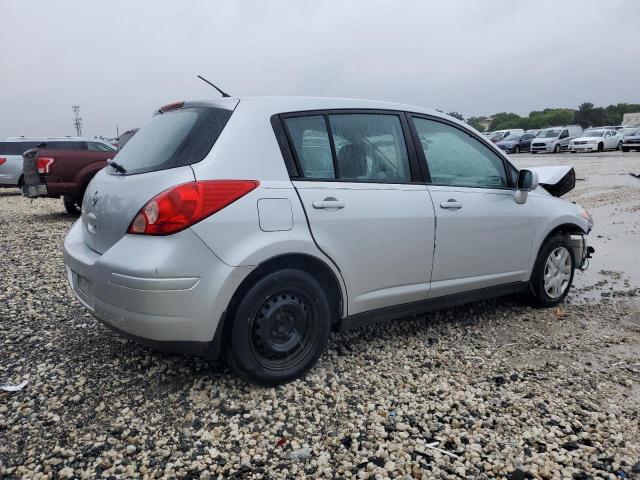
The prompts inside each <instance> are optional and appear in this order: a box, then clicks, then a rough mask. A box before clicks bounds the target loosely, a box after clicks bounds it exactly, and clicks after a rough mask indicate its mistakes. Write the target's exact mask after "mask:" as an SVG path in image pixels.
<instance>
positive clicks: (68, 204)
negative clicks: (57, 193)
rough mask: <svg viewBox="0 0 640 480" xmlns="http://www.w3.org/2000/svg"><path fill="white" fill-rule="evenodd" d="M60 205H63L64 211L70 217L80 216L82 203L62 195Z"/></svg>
mask: <svg viewBox="0 0 640 480" xmlns="http://www.w3.org/2000/svg"><path fill="white" fill-rule="evenodd" d="M62 203H63V204H64V209H65V210H66V211H67V213H68V214H70V215H80V213H81V212H82V202H81V201H78V200H76V199H75V198H73V197H70V196H69V195H64V196H63V197H62Z"/></svg>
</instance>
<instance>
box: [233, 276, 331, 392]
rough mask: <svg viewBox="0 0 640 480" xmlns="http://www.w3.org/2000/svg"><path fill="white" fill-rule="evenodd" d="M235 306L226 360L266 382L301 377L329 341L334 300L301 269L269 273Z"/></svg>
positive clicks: (239, 371)
mask: <svg viewBox="0 0 640 480" xmlns="http://www.w3.org/2000/svg"><path fill="white" fill-rule="evenodd" d="M234 311H235V313H234V314H233V315H232V322H233V323H232V325H231V326H230V328H229V331H228V335H229V337H228V342H227V345H228V346H227V348H226V349H225V356H226V358H227V362H228V363H229V365H230V366H231V368H232V369H233V370H234V371H235V372H236V373H238V374H240V375H241V376H244V377H246V378H248V379H249V380H251V381H253V382H256V383H258V384H261V385H278V384H281V383H285V382H289V381H291V380H295V379H297V378H300V377H302V376H303V375H304V374H305V373H306V372H307V371H308V370H309V369H310V368H311V367H313V365H314V364H315V363H316V361H317V360H318V358H319V357H320V355H322V353H323V352H324V350H325V348H326V346H327V342H328V341H329V334H330V333H331V313H330V312H331V310H330V308H329V300H328V299H327V295H326V293H325V292H324V290H323V288H322V286H321V285H320V284H319V283H318V281H317V280H316V279H315V278H314V277H313V276H312V275H310V274H309V273H307V272H304V271H302V270H296V269H286V270H280V271H276V272H273V273H270V274H268V275H266V276H265V277H264V278H262V279H260V280H258V281H257V282H256V283H255V284H254V285H253V286H252V287H251V288H250V289H249V291H248V292H247V293H246V294H245V295H244V297H243V298H242V299H241V300H240V302H239V304H238V305H237V308H234Z"/></svg>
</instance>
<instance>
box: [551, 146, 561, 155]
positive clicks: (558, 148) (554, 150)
mask: <svg viewBox="0 0 640 480" xmlns="http://www.w3.org/2000/svg"><path fill="white" fill-rule="evenodd" d="M553 153H560V145H556V146H555V147H553Z"/></svg>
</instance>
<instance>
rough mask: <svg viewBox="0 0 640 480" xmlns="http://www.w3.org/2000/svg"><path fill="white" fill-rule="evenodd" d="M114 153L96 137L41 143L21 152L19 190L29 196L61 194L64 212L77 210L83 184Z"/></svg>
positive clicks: (84, 184) (56, 196)
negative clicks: (21, 162)
mask: <svg viewBox="0 0 640 480" xmlns="http://www.w3.org/2000/svg"><path fill="white" fill-rule="evenodd" d="M115 154H116V149H115V148H114V147H113V146H112V145H110V144H108V143H105V142H102V141H98V140H82V139H78V140H76V141H68V142H55V141H47V142H42V143H40V144H38V146H37V147H36V148H33V149H31V150H28V151H26V152H25V153H24V154H23V169H24V185H23V187H22V192H23V194H24V195H25V196H27V197H29V198H36V197H51V198H59V197H62V200H63V204H64V208H65V209H66V210H67V212H69V213H71V214H77V213H80V209H81V207H82V197H83V196H84V191H85V189H86V188H87V185H88V184H89V182H90V181H91V179H92V178H93V176H94V175H95V174H96V172H98V171H99V170H100V169H102V168H104V167H105V166H106V165H107V160H110V159H112V158H113V157H114V156H115Z"/></svg>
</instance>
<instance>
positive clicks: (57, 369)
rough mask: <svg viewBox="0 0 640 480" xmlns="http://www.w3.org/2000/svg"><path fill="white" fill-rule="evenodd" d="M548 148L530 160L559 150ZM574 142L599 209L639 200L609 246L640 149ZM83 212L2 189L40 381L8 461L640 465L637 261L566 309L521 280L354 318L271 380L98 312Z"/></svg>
mask: <svg viewBox="0 0 640 480" xmlns="http://www.w3.org/2000/svg"><path fill="white" fill-rule="evenodd" d="M536 157H541V156H529V155H522V156H518V157H517V159H516V161H517V162H518V163H520V162H525V163H528V164H534V163H536V162H537V163H538V164H543V163H545V162H547V163H548V162H549V161H550V160H553V159H551V158H549V157H546V158H544V157H543V158H536ZM603 158H604V159H605V160H606V161H603V160H602V159H603ZM560 159H561V160H562V161H567V160H576V161H577V160H578V159H579V160H580V161H581V162H582V163H581V165H580V166H579V167H578V168H577V171H578V176H579V177H580V176H583V177H585V182H584V183H580V182H579V185H578V188H577V189H576V192H575V193H574V196H575V197H576V198H578V199H580V201H581V202H583V203H585V204H586V205H587V206H590V207H592V208H594V212H596V213H597V212H601V214H600V213H597V214H596V225H597V226H598V225H599V224H598V222H599V221H600V218H599V217H600V216H602V217H603V218H602V221H603V225H609V224H608V223H607V221H608V220H607V218H604V217H607V216H609V215H610V213H609V211H610V210H611V209H615V208H621V209H622V210H624V211H621V212H619V216H618V221H619V222H621V224H623V226H620V224H618V227H615V226H613V225H611V229H610V230H607V232H605V231H604V230H597V231H596V232H597V233H598V234H600V235H602V237H601V238H600V240H599V242H600V245H598V248H599V251H598V252H597V254H598V255H601V256H602V258H605V259H606V258H607V252H609V253H611V251H612V245H613V246H616V245H625V242H632V240H629V238H632V237H629V235H632V234H633V233H634V231H635V229H636V228H637V221H638V219H637V217H638V214H637V209H638V208H640V195H638V193H639V192H640V189H639V187H640V181H638V180H635V179H633V178H632V177H630V176H628V175H626V172H625V169H629V168H631V167H632V168H634V169H635V170H633V171H636V172H640V156H638V155H628V156H626V157H625V158H622V157H621V156H620V155H619V154H608V155H607V156H593V157H586V158H578V157H575V156H569V155H563V156H561V157H560ZM552 163H553V162H552ZM555 163H557V162H555ZM615 169H618V170H619V173H620V174H619V175H618V174H616V175H617V176H612V177H611V178H609V177H607V175H608V174H609V173H610V172H611V171H612V170H615ZM623 175H626V176H628V177H629V179H630V180H634V181H635V182H637V183H633V182H631V181H630V180H627V179H626V177H625V178H623ZM603 178H604V179H605V180H603ZM616 182H617V183H616ZM618 184H619V185H618ZM611 185H618V186H616V187H615V188H613V187H611ZM621 199H622V200H621ZM634 206H635V208H636V215H635V217H633V215H632V214H629V215H627V216H625V215H626V214H625V212H626V211H627V210H628V209H629V208H631V209H632V208H633V207H634ZM630 211H631V212H632V210H630ZM625 219H626V220H625ZM625 222H626V224H625ZM634 222H635V223H634ZM71 223H72V219H71V218H70V217H68V216H67V215H65V214H64V213H63V209H62V205H61V202H60V201H59V200H38V201H35V202H31V201H29V200H27V199H25V198H23V197H21V196H19V195H18V194H17V190H5V191H0V239H1V243H0V268H1V272H2V275H1V276H0V383H4V382H9V383H19V382H21V381H22V380H28V381H29V384H28V385H27V386H26V387H25V388H24V389H23V390H21V391H19V392H14V393H0V477H1V478H23V477H24V478H91V477H108V478H138V477H140V478H142V477H144V478H160V477H165V478H173V477H177V478H210V477H213V478H301V477H304V476H309V477H318V478H320V477H321V478H349V477H351V478H354V477H355V478H369V477H370V478H386V477H391V478H395V477H399V478H496V477H498V478H512V479H523V478H576V479H586V478H634V477H635V478H640V463H639V462H640V297H639V295H640V290H639V289H638V287H639V286H640V284H637V283H635V278H636V277H635V276H634V275H635V273H634V272H633V271H631V272H627V271H625V270H624V268H623V267H624V266H625V265H621V266H620V268H618V267H617V266H616V268H614V269H605V267H606V264H602V265H604V266H602V265H601V266H600V267H598V268H596V269H595V270H596V271H595V272H592V273H591V274H590V275H591V276H584V277H579V278H578V279H577V282H578V288H577V289H576V291H575V292H573V293H572V295H571V297H570V299H569V301H568V302H567V303H565V304H564V305H563V306H562V308H559V309H550V310H536V309H532V308H529V307H527V306H526V305H525V304H523V303H521V302H519V300H518V299H516V298H507V299H502V300H498V301H488V302H482V303H476V304H473V305H471V306H467V307H462V308H457V309H454V310H448V311H443V312H438V313H435V314H432V315H427V316H423V317H416V318H409V319H403V320H399V321H393V322H388V323H385V324H381V325H377V326H373V327H368V328H365V329H361V330H357V331H354V332H349V333H344V334H336V335H334V336H333V338H332V340H331V344H330V346H329V350H328V352H327V353H326V354H325V355H324V356H323V357H322V359H321V361H320V362H319V364H318V365H317V366H316V367H315V368H314V369H313V370H312V372H311V373H310V374H309V375H308V376H307V377H306V378H305V379H303V380H299V381H296V382H293V383H291V384H289V385H285V386H281V387H278V388H275V389H265V388H259V387H255V386H253V385H250V384H247V383H245V382H244V381H242V380H240V379H238V378H237V377H235V376H234V375H233V374H232V373H231V372H230V371H229V370H228V369H227V368H226V367H225V366H224V365H223V364H221V363H218V362H215V361H208V360H205V359H199V358H190V357H185V356H178V355H168V354H161V353H156V352H154V351H152V350H149V349H147V348H145V347H141V346H139V345H137V344H135V343H132V342H130V341H128V340H124V339H122V338H120V337H118V336H117V335H116V334H114V333H112V332H111V331H109V330H107V329H106V328H105V327H103V326H102V325H100V324H99V323H98V322H97V321H96V320H94V319H93V318H92V317H91V316H90V315H88V314H87V313H86V312H85V311H84V309H83V308H82V307H81V306H80V305H79V304H78V303H77V302H76V301H75V300H74V298H73V296H72V294H71V292H70V291H69V289H68V288H67V284H66V279H65V273H64V269H63V266H62V255H61V251H60V248H61V244H62V239H63V236H64V234H65V232H66V230H67V229H68V228H69V227H70V225H71ZM610 223H611V222H610ZM624 225H626V226H624ZM597 228H598V227H597ZM607 228H609V227H607ZM616 228H617V230H616ZM595 238H597V237H595ZM616 242H618V243H616ZM636 245H637V244H636ZM607 249H609V250H607ZM628 253H629V254H630V255H631V253H630V252H628ZM636 255H637V253H636ZM612 257H613V255H612ZM595 261H596V260H595V259H594V262H595ZM589 292H598V293H599V294H598V295H592V296H590V295H588V294H587V293H589ZM434 445H435V446H436V447H437V448H439V449H441V450H444V451H446V452H448V453H442V452H441V451H440V450H435V449H433V448H431V447H432V446H434Z"/></svg>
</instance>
